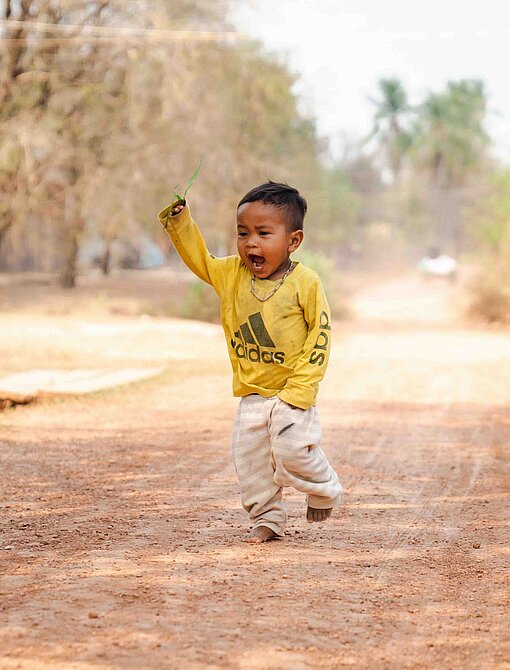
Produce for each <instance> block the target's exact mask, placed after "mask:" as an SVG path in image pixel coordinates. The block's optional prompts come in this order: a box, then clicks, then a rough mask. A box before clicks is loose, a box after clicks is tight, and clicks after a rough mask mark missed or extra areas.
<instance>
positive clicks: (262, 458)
mask: <svg viewBox="0 0 510 670" xmlns="http://www.w3.org/2000/svg"><path fill="white" fill-rule="evenodd" d="M320 440H321V426H320V422H319V417H318V414H317V410H316V408H315V407H311V408H310V409H308V410H303V409H299V408H293V407H291V406H290V405H287V403H285V402H283V400H280V399H279V398H278V397H277V396H273V397H271V398H263V397H262V396H259V395H249V396H245V397H244V398H242V399H241V402H240V403H239V407H238V410H237V414H236V417H235V421H234V430H233V439H232V454H233V457H234V467H235V469H236V472H237V476H238V478H239V484H240V487H241V498H242V502H243V507H244V509H245V510H246V511H247V512H248V514H249V515H250V518H251V520H252V521H253V527H254V528H257V526H267V527H268V528H271V529H272V530H273V531H274V532H275V533H277V534H278V535H283V533H284V530H285V524H286V521H287V513H286V511H285V507H284V504H283V502H282V487H283V486H293V487H294V488H295V489H297V490H298V491H302V492H303V493H306V494H307V502H308V505H309V506H310V507H315V508H316V509H326V508H329V507H335V506H336V505H339V504H340V503H341V500H342V487H341V485H340V482H339V481H338V476H337V474H336V472H335V471H334V470H333V468H332V467H331V466H330V465H329V463H328V460H327V458H326V456H325V454H324V452H323V451H322V449H321V448H320Z"/></svg>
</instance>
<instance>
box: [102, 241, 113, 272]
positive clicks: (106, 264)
mask: <svg viewBox="0 0 510 670" xmlns="http://www.w3.org/2000/svg"><path fill="white" fill-rule="evenodd" d="M112 241H113V240H106V242H105V248H104V252H103V255H102V256H101V271H102V272H103V274H104V276H105V277H106V276H107V275H109V274H110V269H111V267H110V262H111V256H112Z"/></svg>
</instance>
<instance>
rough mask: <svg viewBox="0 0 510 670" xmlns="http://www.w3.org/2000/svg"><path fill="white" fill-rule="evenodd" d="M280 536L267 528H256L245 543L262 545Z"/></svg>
mask: <svg viewBox="0 0 510 670" xmlns="http://www.w3.org/2000/svg"><path fill="white" fill-rule="evenodd" d="M277 537H278V535H277V534H276V533H275V532H274V530H271V528H267V526H258V527H257V528H254V529H253V530H252V532H251V535H250V537H247V538H246V539H245V540H243V542H248V543H250V544H260V543H261V542H269V541H270V540H276V538H277Z"/></svg>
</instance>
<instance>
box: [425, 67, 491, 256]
mask: <svg viewBox="0 0 510 670" xmlns="http://www.w3.org/2000/svg"><path fill="white" fill-rule="evenodd" d="M486 109H487V94H486V91H485V87H484V84H483V82H482V81H480V80H476V79H475V80H470V79H467V80H466V79H464V80H460V81H457V82H452V81H450V82H448V84H447V86H446V91H445V92H443V93H439V94H437V93H431V94H430V95H429V96H428V98H427V99H426V100H425V102H424V103H423V105H422V106H421V108H420V111H419V116H418V120H417V123H416V127H415V132H414V138H413V144H414V157H415V160H416V163H417V165H418V166H420V167H422V168H425V169H426V170H427V171H428V172H429V174H430V177H431V188H430V196H431V197H430V202H431V213H432V215H433V218H434V219H435V222H436V226H437V235H436V237H437V238H438V239H436V241H439V239H441V238H442V240H443V241H447V242H450V243H451V242H453V244H454V246H455V251H456V252H457V254H458V253H460V251H461V249H462V238H463V217H462V212H461V210H462V206H463V204H464V203H463V190H462V189H463V187H464V185H465V184H466V181H467V179H468V178H469V177H470V176H472V175H473V174H474V173H475V172H476V170H477V169H478V168H479V167H480V165H481V163H482V161H483V159H484V156H485V151H486V148H487V145H488V143H489V138H488V136H487V133H486V132H485V130H484V128H483V121H484V118H485V114H486Z"/></svg>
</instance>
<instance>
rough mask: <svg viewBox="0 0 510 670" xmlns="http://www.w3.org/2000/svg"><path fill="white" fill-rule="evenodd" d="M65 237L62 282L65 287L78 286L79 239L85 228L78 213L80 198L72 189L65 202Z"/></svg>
mask: <svg viewBox="0 0 510 670" xmlns="http://www.w3.org/2000/svg"><path fill="white" fill-rule="evenodd" d="M64 222H65V238H64V240H63V242H64V244H63V247H64V248H63V260H64V265H63V268H62V274H61V275H60V284H61V286H62V287H63V288H74V287H75V286H76V265H77V261H78V251H79V239H80V234H81V231H82V230H83V226H84V221H83V219H82V218H81V217H80V216H79V213H78V200H77V198H76V195H75V194H74V193H73V192H72V191H70V192H68V193H66V195H65V204H64Z"/></svg>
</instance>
